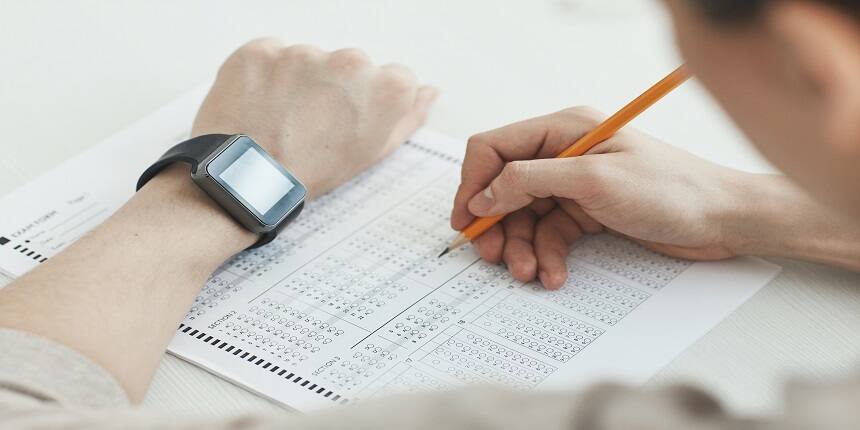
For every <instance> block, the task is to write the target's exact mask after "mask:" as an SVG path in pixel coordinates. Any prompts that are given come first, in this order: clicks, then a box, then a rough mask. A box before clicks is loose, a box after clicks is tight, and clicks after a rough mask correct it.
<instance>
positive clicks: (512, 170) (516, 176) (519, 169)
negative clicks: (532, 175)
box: [499, 161, 530, 190]
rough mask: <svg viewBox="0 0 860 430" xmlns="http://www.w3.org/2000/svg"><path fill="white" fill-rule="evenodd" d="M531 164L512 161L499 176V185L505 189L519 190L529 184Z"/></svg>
mask: <svg viewBox="0 0 860 430" xmlns="http://www.w3.org/2000/svg"><path fill="white" fill-rule="evenodd" d="M529 166H530V164H529V162H528V161H511V162H509V163H507V164H505V167H504V168H503V169H502V173H501V174H500V175H499V185H500V186H502V187H504V188H505V189H508V190H511V189H517V188H519V187H520V185H521V184H526V183H528V180H529V170H530V167H529Z"/></svg>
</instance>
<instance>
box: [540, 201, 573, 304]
mask: <svg viewBox="0 0 860 430" xmlns="http://www.w3.org/2000/svg"><path fill="white" fill-rule="evenodd" d="M581 237H582V230H580V228H579V226H578V225H577V224H576V222H575V221H574V220H573V219H572V218H571V217H569V216H568V215H567V213H565V212H564V210H562V209H561V208H556V209H553V211H552V212H550V213H549V214H547V215H546V216H545V217H543V218H541V220H540V221H538V224H537V227H536V228H535V240H534V247H535V255H536V256H537V261H538V266H537V270H538V275H537V276H538V279H540V282H541V283H542V284H543V286H544V288H546V289H549V290H557V289H559V288H561V287H562V286H563V285H564V283H565V281H567V255H568V251H569V250H570V245H571V244H573V242H575V241H576V240H578V239H579V238H581Z"/></svg>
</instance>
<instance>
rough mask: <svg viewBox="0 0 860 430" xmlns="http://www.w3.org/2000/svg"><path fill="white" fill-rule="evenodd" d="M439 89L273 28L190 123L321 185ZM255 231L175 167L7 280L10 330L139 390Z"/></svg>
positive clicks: (409, 126)
mask: <svg viewBox="0 0 860 430" xmlns="http://www.w3.org/2000/svg"><path fill="white" fill-rule="evenodd" d="M434 96H435V90H433V89H432V88H429V87H422V86H419V85H417V84H416V81H415V77H414V76H412V75H411V72H409V71H408V69H406V68H404V67H402V66H398V65H388V66H382V67H373V66H372V65H371V64H370V63H369V62H368V60H367V59H366V57H365V56H364V54H362V53H361V52H359V51H355V50H342V51H336V52H334V53H325V52H322V51H320V50H318V49H316V48H313V47H307V46H295V47H289V48H285V47H283V46H282V45H281V44H280V43H278V42H276V41H273V40H269V39H266V40H260V41H255V42H252V43H250V44H248V45H246V46H245V47H243V48H241V49H240V50H238V51H237V52H236V53H235V54H233V56H231V57H230V59H228V60H227V62H226V63H225V64H224V66H223V67H222V68H221V70H220V72H219V76H218V79H217V81H216V83H215V84H214V86H213V88H212V90H211V92H210V93H209V96H208V97H207V99H206V101H205V102H204V103H203V106H202V107H201V109H200V113H199V114H198V117H197V119H196V120H195V124H194V130H193V134H195V135H199V134H205V133H215V132H217V133H239V132H241V133H245V134H248V135H250V136H252V137H254V138H255V139H256V140H257V141H258V142H259V143H260V144H261V145H263V146H264V147H266V149H267V150H269V151H270V152H271V153H272V154H273V155H274V156H275V157H277V158H279V160H280V161H281V162H283V163H284V164H285V165H286V166H287V167H288V168H289V169H291V170H292V171H293V172H294V173H295V174H296V175H297V176H298V177H299V179H300V180H302V181H303V182H304V183H305V184H306V185H307V186H308V188H309V190H310V192H311V194H312V195H319V194H321V193H324V192H326V191H328V190H329V189H331V188H333V187H334V186H336V185H338V184H340V183H341V182H343V181H345V180H347V179H349V178H350V177H351V176H353V175H354V174H356V173H358V172H360V171H361V170H364V169H365V168H367V167H368V166H369V165H371V164H373V163H374V162H376V161H378V160H379V159H380V158H382V157H384V156H385V155H387V154H388V153H389V152H391V151H392V150H394V149H395V148H396V147H397V146H398V145H399V144H400V143H402V142H403V141H405V140H406V138H407V137H408V136H409V134H411V133H412V132H413V131H415V129H416V128H417V127H418V126H420V125H421V124H422V123H423V121H424V118H425V116H426V113H427V111H428V109H429V107H430V105H431V104H432V102H433V98H434ZM284 154H289V157H286V156H284ZM331 166H336V169H335V168H333V167H331ZM131 185H132V184H129V186H131ZM254 240H255V236H254V235H253V234H250V233H248V232H247V231H244V230H243V229H242V228H241V227H240V226H239V225H238V224H236V223H235V222H233V221H232V220H231V219H230V218H229V217H228V216H227V215H225V214H224V213H223V212H222V211H221V209H219V208H218V207H216V206H215V204H214V203H212V202H211V201H210V200H209V199H208V197H207V196H206V195H205V194H203V192H202V191H200V190H199V189H197V188H196V186H194V185H193V184H192V183H191V181H190V178H189V173H188V168H187V167H183V166H179V165H177V166H175V167H172V168H171V169H170V170H168V171H166V172H164V173H162V174H160V175H159V176H157V177H156V178H155V179H153V180H152V181H151V182H150V183H149V184H147V186H145V187H144V188H143V189H142V190H141V191H140V192H139V193H137V194H136V195H135V196H134V197H133V198H132V199H131V200H130V201H129V202H128V203H127V204H126V205H125V206H123V207H122V208H121V209H120V210H119V211H118V212H117V213H116V214H115V215H114V216H112V217H111V218H110V219H109V220H107V221H106V222H105V223H104V224H103V225H101V226H100V227H98V228H97V229H95V230H94V231H93V232H92V233H90V234H88V235H86V236H84V237H83V238H81V239H80V240H79V241H78V242H77V243H75V244H74V245H72V246H70V247H69V248H68V249H67V250H65V251H64V252H62V253H61V254H59V255H58V256H56V257H55V258H52V259H51V260H49V261H48V262H46V263H45V264H44V265H42V266H40V267H39V268H38V269H36V270H34V271H32V272H31V273H28V274H27V275H25V276H23V277H21V278H20V279H18V280H17V281H15V282H13V283H12V284H10V285H9V286H8V287H7V288H5V289H3V290H0V327H7V328H13V329H18V330H22V331H26V332H30V333H34V334H38V335H41V336H43V337H46V338H49V339H52V340H55V341H57V342H59V343H62V344H64V345H66V346H68V347H70V348H72V349H74V350H77V351H78V352H80V353H82V354H83V355H85V356H87V357H88V358H90V359H92V360H93V361H94V362H96V363H97V364H99V365H101V366H102V367H104V368H105V369H107V370H108V371H109V372H110V373H112V374H113V375H114V376H115V377H116V378H117V379H118V380H119V382H120V383H121V384H122V385H123V387H124V388H125V390H126V392H127V393H128V395H129V397H130V398H131V400H132V401H139V400H140V399H141V398H142V397H143V395H144V394H145V393H146V390H147V388H148V386H149V383H150V381H151V379H152V376H153V374H154V372H155V369H156V367H157V365H158V363H159V360H160V357H161V355H162V354H163V352H164V349H165V347H166V346H167V343H168V342H169V340H170V338H171V337H172V335H173V333H174V332H175V330H176V327H177V326H178V325H179V322H180V321H181V320H182V318H183V317H184V315H185V313H186V312H187V310H188V309H189V307H190V306H191V303H192V301H193V299H194V297H195V295H196V294H197V292H198V291H199V289H200V288H201V287H202V286H203V284H204V282H205V281H206V279H207V277H208V276H209V274H210V273H212V271H213V270H214V269H216V268H217V267H218V265H219V264H221V263H222V262H223V261H224V260H226V259H227V258H228V257H229V256H231V255H232V254H235V253H236V252H239V251H241V250H242V249H244V248H246V247H248V246H249V245H250V244H252V243H253V242H254Z"/></svg>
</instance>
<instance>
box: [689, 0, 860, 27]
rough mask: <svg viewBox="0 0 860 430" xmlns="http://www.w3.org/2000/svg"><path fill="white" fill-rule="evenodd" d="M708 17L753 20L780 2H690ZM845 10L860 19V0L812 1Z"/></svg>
mask: <svg viewBox="0 0 860 430" xmlns="http://www.w3.org/2000/svg"><path fill="white" fill-rule="evenodd" d="M690 1H692V2H693V3H694V4H695V5H696V6H697V7H699V8H700V9H701V10H702V11H703V12H704V13H705V14H706V15H707V16H709V17H710V18H713V19H715V20H717V21H720V22H739V21H746V20H750V19H753V18H754V17H755V16H756V15H757V14H758V12H759V10H760V9H761V8H762V6H764V5H765V3H767V2H770V1H780V0H690ZM810 1H817V2H820V3H827V4H830V5H833V6H835V7H839V8H842V9H845V10H846V11H847V12H849V13H851V14H853V15H854V16H856V17H860V0H810Z"/></svg>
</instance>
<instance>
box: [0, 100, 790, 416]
mask: <svg viewBox="0 0 860 430" xmlns="http://www.w3.org/2000/svg"><path fill="white" fill-rule="evenodd" d="M202 94H203V91H202V90H200V91H195V92H192V93H190V94H189V95H188V96H186V97H184V98H182V99H180V100H178V101H176V102H174V103H172V104H171V105H168V106H167V107H165V108H164V109H162V110H160V111H158V112H156V113H155V114H153V115H151V116H150V117H147V118H145V119H143V120H142V121H140V122H139V123H137V124H135V125H133V126H132V127H130V128H128V129H127V130H126V131H124V132H122V133H120V134H118V135H117V136H114V137H112V138H110V139H108V140H107V141H106V142H104V143H102V144H100V145H98V146H97V147H95V148H94V149H93V150H91V151H89V152H87V153H85V154H83V155H81V156H79V157H76V158H75V159H72V160H70V161H69V162H67V163H65V164H63V165H62V166H60V167H59V168H57V169H56V170H54V171H52V172H50V173H48V174H46V175H44V176H43V177H40V178H39V179H37V180H36V181H34V182H33V183H30V184H28V185H26V186H25V187H22V188H21V189H19V190H17V191H15V192H13V193H11V194H10V195H8V196H6V197H5V198H3V199H2V200H0V207H2V218H0V242H3V244H1V245H0V269H2V270H3V271H4V272H6V273H8V274H10V275H13V276H19V275H21V274H22V273H24V272H26V271H27V270H29V269H31V268H33V267H35V266H36V265H38V264H41V262H43V261H45V260H46V259H48V258H50V257H51V256H53V255H54V254H56V252H58V251H59V250H61V249H62V248H64V247H65V246H66V245H67V244H68V243H71V242H72V241H74V240H75V239H76V238H77V237H80V236H81V235H82V234H84V233H85V232H86V231H88V230H90V229H91V228H93V227H95V226H96V225H98V223H100V222H101V221H103V220H104V219H105V218H106V217H107V216H109V215H110V214H111V213H112V212H113V211H114V210H116V209H117V208H118V207H119V206H120V205H121V204H122V203H123V202H125V201H126V200H127V199H128V198H129V197H130V196H131V195H132V193H133V187H134V183H135V181H136V177H137V175H138V172H140V171H142V170H143V169H144V168H145V167H146V166H147V164H148V163H149V162H150V161H151V160H154V159H155V158H156V157H157V156H158V155H159V154H160V153H161V152H162V151H164V150H165V149H166V148H168V147H169V146H171V145H172V144H174V143H176V142H177V141H179V140H181V139H182V138H183V136H184V135H185V133H186V127H187V126H188V124H190V123H191V119H192V117H193V115H194V113H195V111H196V107H197V106H198V104H199V102H200V100H201V98H202ZM462 152H463V145H462V142H460V141H457V140H454V139H450V138H447V137H445V136H442V135H439V134H436V133H432V132H429V131H422V132H419V133H418V134H417V135H416V136H414V138H413V139H412V140H411V141H410V142H409V143H407V144H406V145H404V146H403V147H402V148H401V149H399V150H398V151H397V152H395V153H394V154H393V155H392V156H391V157H389V158H388V159H386V160H385V161H383V162H382V163H381V164H379V165H378V166H376V167H374V168H372V169H371V170H369V171H367V172H366V173H364V174H362V175H360V176H359V177H357V178H356V179H355V180H353V181H351V182H349V183H347V184H345V185H344V186H342V187H340V188H339V189H338V190H336V191H334V192H332V193H330V194H328V195H325V196H323V197H321V198H319V199H318V200H316V201H314V202H312V203H310V204H309V205H307V208H306V210H305V212H303V213H302V215H301V216H300V217H299V218H298V219H297V221H295V222H294V223H293V224H291V225H290V226H289V227H288V228H287V229H285V230H284V232H283V233H282V234H281V236H280V237H279V238H278V239H277V240H276V241H275V242H273V243H272V244H270V245H267V246H265V247H263V248H260V249H257V250H253V251H250V252H244V253H241V254H239V255H237V256H235V257H234V258H232V259H231V260H230V261H228V262H226V263H225V264H224V265H223V266H222V267H221V268H219V269H218V270H217V271H216V272H215V273H214V274H213V275H212V277H211V278H210V279H209V281H208V282H207V283H206V285H205V286H204V287H203V289H202V291H201V292H200V295H199V296H198V297H197V299H196V301H195V304H194V307H193V308H192V309H191V310H190V311H189V313H188V315H187V317H186V319H185V321H184V322H183V323H182V325H181V326H180V328H179V330H178V332H177V335H176V337H175V338H174V339H173V341H172V343H171V344H170V346H169V350H170V351H171V352H172V353H174V354H176V355H178V356H180V357H182V358H184V359H186V360H189V361H191V362H194V363H197V364H198V365H200V366H202V367H204V368H206V369H208V370H210V371H212V372H213V373H215V374H218V375H220V376H222V377H224V378H226V379H229V380H232V381H234V382H236V383H238V384H241V385H243V386H245V387H247V388H248V389H250V390H253V391H255V392H257V393H259V394H261V395H264V396H266V397H269V398H272V399H274V400H277V401H279V402H283V403H285V404H287V405H289V406H291V407H293V408H296V409H299V410H311V409H315V408H319V407H324V406H328V405H336V404H344V403H349V402H354V401H359V400H361V399H366V398H370V397H374V396H380V395H386V394H391V393H396V392H403V391H414V390H442V389H447V388H450V387H454V386H457V385H461V384H466V383H497V384H503V385H506V386H509V387H511V388H513V389H517V390H533V389H542V388H575V387H580V386H582V385H583V384H586V383H589V382H593V381H596V380H602V379H607V378H608V379H613V380H620V381H623V382H627V383H639V382H642V381H644V380H645V379H646V378H648V377H650V376H651V375H653V374H654V373H655V372H656V371H657V370H659V369H660V368H661V367H662V366H664V365H665V364H667V363H668V362H669V361H670V360H671V359H672V358H673V357H674V356H675V355H677V354H678V353H679V352H681V351H682V350H683V349H684V348H686V347H687V346H688V345H690V344H691V343H692V342H694V341H695V340H696V339H698V338H699V337H700V336H702V335H703V334H704V333H705V332H707V331H708V330H709V329H711V328H712V327H713V326H714V325H716V324H717V323H718V322H719V321H720V320H722V319H723V318H724V317H725V316H726V315H727V314H728V313H730V312H731V311H732V310H733V309H735V308H736V307H737V306H739V305H740V304H741V303H743V302H744V301H745V300H746V299H747V298H748V297H750V296H751V295H752V294H753V293H755V292H756V291H757V290H758V289H759V288H760V287H761V286H763V285H764V284H766V283H767V282H768V281H769V280H770V279H771V278H772V277H773V276H774V275H775V274H776V273H777V272H778V270H779V269H778V267H776V266H774V265H772V264H770V263H767V262H764V261H762V260H758V259H752V258H740V259H734V260H731V261H724V262H716V263H692V262H688V261H682V260H677V259H673V258H668V257H665V256H661V255H658V254H655V253H653V252H650V251H648V250H646V249H644V248H642V247H640V246H638V245H635V244H633V243H631V242H628V241H626V240H624V239H621V238H618V237H615V236H610V235H596V236H590V237H587V238H585V239H583V240H581V241H580V242H579V243H577V244H576V245H575V246H574V247H573V248H572V252H571V254H570V257H569V259H568V262H569V264H570V279H569V280H568V282H567V284H566V285H565V286H564V288H562V289H561V290H560V291H557V292H548V291H544V290H543V289H542V288H541V287H540V286H539V285H536V284H525V285H523V284H522V283H520V282H517V281H515V280H513V279H512V278H511V277H510V275H509V274H508V273H507V272H506V271H505V270H504V268H503V267H500V266H494V265H490V264H487V263H485V262H482V261H480V260H479V259H478V258H477V257H476V255H475V254H474V253H473V251H472V250H471V249H470V248H469V247H464V248H461V249H458V250H455V251H453V252H451V253H449V254H448V255H446V256H445V257H443V258H441V259H438V258H436V256H437V254H438V252H439V250H440V249H442V248H443V247H444V245H445V244H446V243H447V241H448V240H449V239H450V237H451V235H452V233H453V232H452V231H451V229H450V228H449V227H448V216H449V213H450V208H451V201H452V196H453V193H454V191H455V189H456V186H457V181H458V175H459V167H460V166H459V165H460V162H461V160H460V156H461V154H462ZM106 347H108V346H106Z"/></svg>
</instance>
